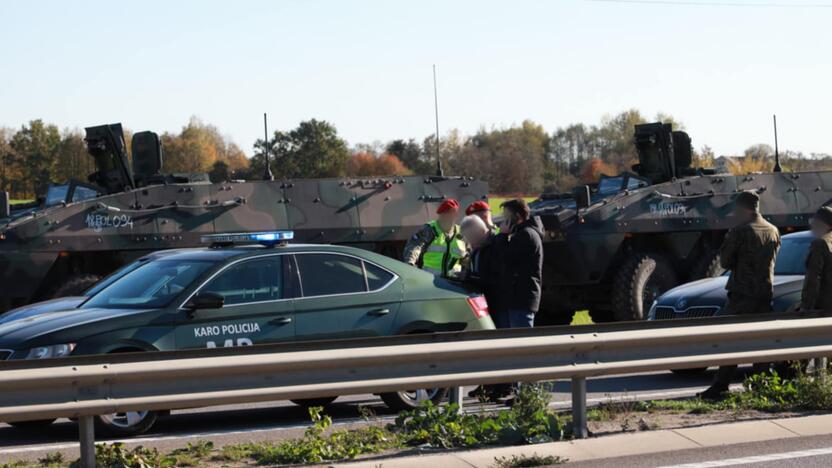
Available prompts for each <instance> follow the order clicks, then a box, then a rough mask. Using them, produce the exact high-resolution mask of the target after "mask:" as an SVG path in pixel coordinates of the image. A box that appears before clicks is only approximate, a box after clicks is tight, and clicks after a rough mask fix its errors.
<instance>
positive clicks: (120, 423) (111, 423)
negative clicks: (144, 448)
mask: <svg viewBox="0 0 832 468" xmlns="http://www.w3.org/2000/svg"><path fill="white" fill-rule="evenodd" d="M158 417H159V413H158V412H157V411H129V412H123V413H113V414H103V415H101V416H96V417H95V430H96V431H98V432H99V433H101V434H106V435H109V436H113V437H132V436H135V435H139V434H143V433H145V432H147V431H148V429H150V428H151V427H152V426H153V425H154V424H156V420H157V419H158Z"/></svg>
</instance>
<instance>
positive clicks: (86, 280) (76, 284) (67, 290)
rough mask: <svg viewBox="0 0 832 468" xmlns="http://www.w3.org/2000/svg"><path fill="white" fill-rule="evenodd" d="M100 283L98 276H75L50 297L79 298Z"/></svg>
mask: <svg viewBox="0 0 832 468" xmlns="http://www.w3.org/2000/svg"><path fill="white" fill-rule="evenodd" d="M99 281H101V277H100V276H98V275H75V276H72V277H70V278H69V279H68V280H67V281H66V282H64V284H62V285H61V286H59V287H58V288H57V289H55V292H54V293H52V297H68V296H80V295H82V294H83V293H84V291H86V290H87V289H89V288H91V287H92V286H93V285H94V284H95V283H97V282H99Z"/></svg>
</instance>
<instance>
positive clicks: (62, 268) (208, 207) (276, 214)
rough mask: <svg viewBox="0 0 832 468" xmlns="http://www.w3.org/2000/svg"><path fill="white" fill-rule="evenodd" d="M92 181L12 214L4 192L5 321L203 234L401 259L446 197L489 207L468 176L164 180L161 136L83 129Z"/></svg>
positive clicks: (53, 191)
mask: <svg viewBox="0 0 832 468" xmlns="http://www.w3.org/2000/svg"><path fill="white" fill-rule="evenodd" d="M86 143H87V149H88V151H89V153H90V155H91V156H92V157H93V158H94V159H95V163H96V169H97V170H96V172H95V173H93V174H91V175H90V176H89V180H88V181H86V182H81V181H70V182H69V183H67V184H63V185H53V186H51V187H49V189H48V192H47V194H46V196H45V197H43V199H41V200H39V201H38V202H35V203H30V204H25V205H12V206H10V205H9V197H8V194H7V193H0V311H3V310H7V309H9V308H12V307H16V306H18V305H22V304H26V303H30V302H34V301H38V300H43V299H46V298H50V297H60V296H67V295H73V294H79V293H80V292H82V291H84V290H85V289H86V288H88V287H89V286H91V285H92V284H93V283H95V282H96V281H98V280H99V279H101V277H103V276H104V275H107V274H108V273H110V272H112V271H114V270H115V269H117V268H118V267H120V266H121V265H124V264H125V263H127V262H130V261H132V260H134V259H136V258H138V257H140V256H142V255H145V254H147V253H148V252H151V251H155V250H160V249H172V248H181V247H197V246H200V245H201V244H200V237H201V236H202V235H205V234H214V233H224V232H255V231H269V230H292V231H294V236H295V237H294V238H295V240H296V241H297V242H305V243H337V244H349V245H354V246H358V247H362V248H366V249H370V250H374V251H377V252H380V253H383V254H386V255H389V256H395V257H398V256H399V255H400V254H401V250H402V248H403V246H404V243H405V241H406V240H407V238H408V237H409V236H410V235H411V234H412V233H413V232H414V231H415V230H417V229H418V228H419V227H420V226H421V225H422V224H424V223H425V222H427V221H428V220H430V219H431V218H432V216H433V212H434V210H435V208H436V204H437V203H440V202H441V201H442V200H444V199H445V198H448V197H452V198H456V199H457V200H459V201H460V203H462V204H463V206H464V205H465V204H467V203H470V202H473V201H474V200H479V199H484V198H486V197H487V194H488V188H487V186H486V184H484V183H482V182H477V181H474V180H472V179H470V178H465V177H422V176H411V177H386V178H373V179H346V178H344V179H316V180H281V181H229V182H223V183H211V182H210V181H209V180H208V177H207V175H205V174H163V173H162V146H161V143H160V140H159V137H158V135H157V134H155V133H153V132H141V133H137V134H135V135H134V136H133V140H132V167H131V165H130V158H129V157H128V153H127V150H126V145H125V143H124V136H123V133H122V128H121V125H120V124H111V125H102V126H97V127H90V128H87V129H86Z"/></svg>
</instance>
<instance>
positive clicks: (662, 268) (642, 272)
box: [612, 254, 679, 322]
mask: <svg viewBox="0 0 832 468" xmlns="http://www.w3.org/2000/svg"><path fill="white" fill-rule="evenodd" d="M677 284H679V283H678V281H677V277H676V272H675V271H674V270H673V266H672V265H671V264H670V262H668V261H667V260H665V259H664V258H663V257H661V256H659V255H655V254H636V255H633V256H632V257H630V258H629V259H628V260H627V261H626V262H624V264H623V265H622V266H621V267H620V268H619V269H618V272H617V273H616V275H615V279H614V281H613V292H612V298H613V308H614V310H613V312H614V314H615V320H617V321H620V322H624V321H630V320H644V319H645V318H646V317H645V313H646V312H647V309H648V308H649V307H650V304H652V303H653V301H654V300H655V299H656V298H657V297H659V296H660V295H661V294H662V293H664V292H665V291H667V290H668V289H671V288H673V287H675V286H676V285H677Z"/></svg>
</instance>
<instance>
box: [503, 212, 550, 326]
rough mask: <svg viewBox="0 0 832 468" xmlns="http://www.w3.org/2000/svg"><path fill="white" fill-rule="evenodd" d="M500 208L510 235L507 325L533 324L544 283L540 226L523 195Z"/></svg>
mask: <svg viewBox="0 0 832 468" xmlns="http://www.w3.org/2000/svg"><path fill="white" fill-rule="evenodd" d="M500 207H501V208H502V210H503V220H504V222H505V225H506V232H508V236H509V237H508V248H507V249H506V256H505V277H504V281H505V286H506V288H507V291H506V308H507V309H508V319H509V326H510V327H511V328H516V327H533V326H534V315H535V314H536V313H537V309H538V308H539V307H540V295H541V293H542V286H543V239H542V236H543V229H542V226H541V225H540V220H539V219H538V218H536V217H535V218H532V217H531V210H529V205H528V204H527V203H526V201H525V200H523V199H522V198H518V199H515V200H509V201H507V202H505V203H503V204H502V205H500Z"/></svg>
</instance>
